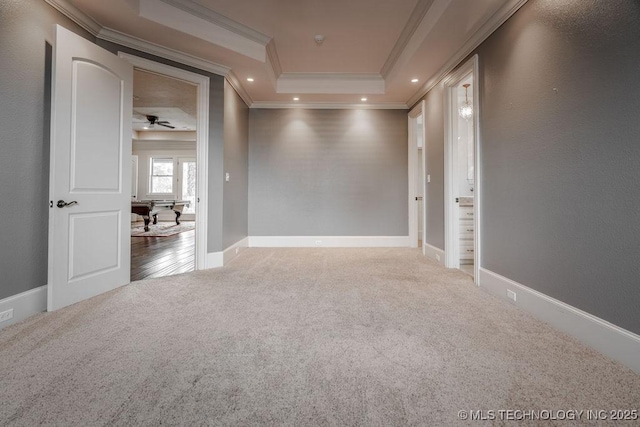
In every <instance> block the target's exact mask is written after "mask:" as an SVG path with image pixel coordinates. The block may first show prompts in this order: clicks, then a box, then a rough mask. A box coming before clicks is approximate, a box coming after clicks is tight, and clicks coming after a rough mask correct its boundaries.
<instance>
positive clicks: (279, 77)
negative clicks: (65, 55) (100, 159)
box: [46, 0, 526, 108]
mask: <svg viewBox="0 0 640 427" xmlns="http://www.w3.org/2000/svg"><path fill="white" fill-rule="evenodd" d="M46 1H47V2H49V3H50V4H52V5H53V6H54V7H56V8H58V9H59V10H61V11H63V12H64V13H65V14H67V15H68V16H71V17H72V18H74V20H76V21H77V22H80V23H81V25H83V26H84V27H85V28H87V29H89V30H90V31H91V32H93V33H94V34H96V35H97V37H98V38H102V39H105V40H109V41H114V42H117V43H120V44H123V45H126V46H131V47H137V48H139V49H142V50H146V51H148V52H151V53H155V54H159V55H160V56H165V57H168V58H171V59H179V60H182V61H183V62H186V63H190V64H192V65H196V66H200V68H205V69H208V70H210V71H214V72H216V73H218V74H223V75H226V76H227V79H228V80H229V81H230V82H231V83H232V84H233V85H234V87H235V88H236V89H237V90H238V92H239V93H240V95H241V96H242V97H243V98H244V100H245V101H246V102H247V103H248V104H249V105H250V106H251V107H281V106H311V107H313V106H315V107H332V108H336V107H338V108H339V107H341V106H343V107H349V106H362V105H368V106H373V105H375V106H377V107H386V108H406V107H407V106H411V105H412V104H413V103H415V102H416V101H417V100H418V99H419V97H420V96H422V95H423V94H424V93H425V92H426V91H427V90H428V89H429V88H430V87H431V86H433V84H434V83H436V82H437V81H438V80H439V79H440V78H441V77H442V76H443V75H444V73H446V72H448V71H449V70H451V68H452V67H453V66H454V65H456V63H457V62H459V61H460V60H461V59H463V58H464V56H466V55H467V54H468V53H470V52H471V51H472V49H473V48H474V47H475V46H477V45H478V44H479V43H480V42H481V41H482V40H484V38H486V37H487V36H488V35H489V34H490V33H491V32H492V31H493V30H494V29H495V28H497V27H498V26H499V25H500V24H501V23H502V22H504V20H506V19H507V18H508V17H509V16H511V14H513V13H514V12H515V10H517V9H518V8H519V7H520V6H521V5H522V4H523V3H525V2H526V0H110V1H108V2H107V1H104V0H46ZM317 34H322V35H324V37H325V40H324V42H323V43H322V44H321V45H318V44H316V43H315V41H314V36H315V35H317ZM249 77H251V78H253V79H254V81H253V82H248V81H247V80H246V79H247V78H249ZM413 78H417V79H419V82H418V83H412V82H411V81H410V80H411V79H413ZM293 97H298V98H299V101H297V102H294V101H293ZM362 97H366V98H367V101H366V102H362V101H361V98H362Z"/></svg>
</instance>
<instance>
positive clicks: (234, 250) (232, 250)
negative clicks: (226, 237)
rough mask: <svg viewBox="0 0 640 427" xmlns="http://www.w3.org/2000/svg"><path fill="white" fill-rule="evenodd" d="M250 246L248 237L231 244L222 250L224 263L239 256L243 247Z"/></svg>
mask: <svg viewBox="0 0 640 427" xmlns="http://www.w3.org/2000/svg"><path fill="white" fill-rule="evenodd" d="M248 246H249V238H248V237H245V238H244V239H242V240H240V241H238V242H236V243H234V244H233V245H231V246H229V247H228V248H227V249H225V250H224V251H223V252H222V260H223V263H224V264H225V265H226V264H227V263H228V262H229V261H231V260H232V259H234V258H235V257H237V256H238V254H239V253H240V251H242V249H244V248H247V247H248Z"/></svg>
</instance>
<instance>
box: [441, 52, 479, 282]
mask: <svg viewBox="0 0 640 427" xmlns="http://www.w3.org/2000/svg"><path fill="white" fill-rule="evenodd" d="M469 74H473V88H472V90H473V138H474V151H475V152H474V159H473V160H474V185H473V188H474V196H473V197H474V200H473V212H474V215H473V221H474V227H473V228H474V239H473V242H474V243H473V244H474V248H473V254H474V266H473V267H474V274H473V277H474V281H475V283H476V284H477V285H480V282H479V279H478V277H479V270H480V260H481V253H480V248H481V247H482V246H481V244H480V243H481V240H480V238H481V232H480V224H481V221H480V206H481V196H482V192H481V188H482V186H481V185H480V184H481V183H480V177H481V173H480V154H481V152H480V126H479V124H480V102H479V101H480V91H479V86H480V85H479V82H480V78H479V74H478V55H474V56H472V57H471V58H470V59H469V60H468V61H467V62H465V63H464V64H463V65H462V66H460V67H459V68H458V69H457V70H456V71H455V72H453V73H451V74H450V75H449V76H447V77H446V78H445V80H444V141H445V144H444V199H445V200H444V249H445V251H444V265H445V267H448V268H460V259H459V256H458V252H459V249H458V248H459V241H458V231H459V230H458V218H457V207H456V201H455V199H456V190H455V185H454V184H455V182H456V177H455V176H454V174H455V170H456V167H455V161H456V157H457V156H456V150H455V148H456V147H457V145H456V141H454V140H453V137H454V136H455V135H456V131H455V130H454V129H453V124H454V121H453V117H454V115H457V114H458V111H457V108H456V107H457V103H456V102H455V101H456V98H455V90H456V87H457V86H458V84H459V83H460V82H461V81H462V80H463V79H465V78H466V77H467V76H468V75H469Z"/></svg>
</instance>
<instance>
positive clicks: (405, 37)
mask: <svg viewBox="0 0 640 427" xmlns="http://www.w3.org/2000/svg"><path fill="white" fill-rule="evenodd" d="M433 2H434V0H418V3H417V4H416V7H415V8H414V9H413V12H411V15H410V16H409V20H408V21H407V24H406V25H405V26H404V29H403V30H402V33H400V37H399V38H398V40H397V41H396V44H395V45H394V46H393V49H391V53H389V56H388V57H387V60H386V61H385V63H384V65H383V66H382V70H380V74H381V75H382V76H383V77H384V78H385V79H386V78H387V76H388V75H389V73H390V72H391V70H392V69H393V68H394V67H395V65H396V63H397V61H398V58H400V55H402V52H404V50H405V48H406V47H407V45H408V44H409V41H410V40H411V38H412V37H413V35H414V34H415V32H416V30H417V29H418V27H419V26H420V23H421V22H422V20H423V19H424V16H425V15H426V14H427V12H428V11H429V9H430V8H431V5H432V4H433Z"/></svg>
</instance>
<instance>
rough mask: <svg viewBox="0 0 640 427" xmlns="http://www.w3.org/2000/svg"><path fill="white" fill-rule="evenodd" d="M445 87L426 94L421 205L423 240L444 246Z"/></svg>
mask: <svg viewBox="0 0 640 427" xmlns="http://www.w3.org/2000/svg"><path fill="white" fill-rule="evenodd" d="M443 96H444V91H443V87H442V85H438V86H436V87H435V88H433V89H432V90H431V91H429V93H428V94H427V96H426V97H425V101H426V107H425V112H424V113H423V114H424V123H425V132H426V143H425V147H426V156H427V169H426V170H427V173H428V174H430V175H431V182H430V183H428V184H427V190H426V193H425V198H424V200H425V201H424V206H425V209H426V214H427V236H426V242H427V243H428V244H430V245H432V246H435V247H436V248H440V249H444V112H443V108H444V101H443Z"/></svg>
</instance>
